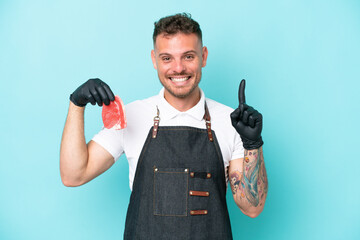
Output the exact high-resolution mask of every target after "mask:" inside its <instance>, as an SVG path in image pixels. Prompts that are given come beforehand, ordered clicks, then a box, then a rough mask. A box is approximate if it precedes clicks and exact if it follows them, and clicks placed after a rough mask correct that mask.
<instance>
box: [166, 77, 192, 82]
mask: <svg viewBox="0 0 360 240" xmlns="http://www.w3.org/2000/svg"><path fill="white" fill-rule="evenodd" d="M190 78H191V76H187V77H170V78H169V79H170V80H171V81H173V82H185V81H187V80H189V79H190Z"/></svg>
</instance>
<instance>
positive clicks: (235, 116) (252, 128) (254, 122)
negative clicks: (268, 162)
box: [230, 79, 263, 150]
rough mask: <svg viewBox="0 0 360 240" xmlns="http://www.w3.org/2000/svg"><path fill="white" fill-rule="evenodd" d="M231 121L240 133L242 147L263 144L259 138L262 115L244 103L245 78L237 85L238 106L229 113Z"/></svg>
mask: <svg viewBox="0 0 360 240" xmlns="http://www.w3.org/2000/svg"><path fill="white" fill-rule="evenodd" d="M230 117H231V123H232V125H233V127H234V128H235V129H236V131H237V132H238V133H239V134H240V137H241V140H242V142H243V145H244V148H245V149H248V150H251V149H257V148H260V147H261V146H262V145H263V141H262V138H261V130H262V115H261V113H259V112H258V111H256V110H255V109H254V108H253V107H251V106H249V105H247V104H246V103H245V80H244V79H243V80H241V83H240V86H239V107H238V108H237V109H235V111H233V112H232V113H231V115H230Z"/></svg>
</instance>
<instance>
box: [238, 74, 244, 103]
mask: <svg viewBox="0 0 360 240" xmlns="http://www.w3.org/2000/svg"><path fill="white" fill-rule="evenodd" d="M242 103H245V79H243V80H241V82H240V86H239V104H242Z"/></svg>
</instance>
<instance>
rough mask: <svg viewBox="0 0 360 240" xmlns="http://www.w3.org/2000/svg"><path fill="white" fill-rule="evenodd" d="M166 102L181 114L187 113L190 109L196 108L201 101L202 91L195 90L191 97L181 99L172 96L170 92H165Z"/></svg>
mask: <svg viewBox="0 0 360 240" xmlns="http://www.w3.org/2000/svg"><path fill="white" fill-rule="evenodd" d="M164 97H165V99H166V101H167V102H168V103H169V104H170V105H171V106H173V107H174V108H175V109H176V110H178V111H180V112H185V111H187V110H189V109H190V108H192V107H194V106H195V105H196V104H197V103H198V102H199V101H200V97H201V95H200V89H199V88H197V89H195V90H194V91H193V92H192V93H191V94H190V95H189V96H187V97H184V98H179V97H175V96H173V95H171V94H170V93H169V92H168V91H166V89H165V92H164Z"/></svg>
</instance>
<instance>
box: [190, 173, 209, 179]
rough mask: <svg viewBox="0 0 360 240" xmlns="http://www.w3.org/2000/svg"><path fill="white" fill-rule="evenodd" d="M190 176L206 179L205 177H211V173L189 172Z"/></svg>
mask: <svg viewBox="0 0 360 240" xmlns="http://www.w3.org/2000/svg"><path fill="white" fill-rule="evenodd" d="M190 177H192V178H202V179H206V178H211V173H207V172H191V173H190Z"/></svg>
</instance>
